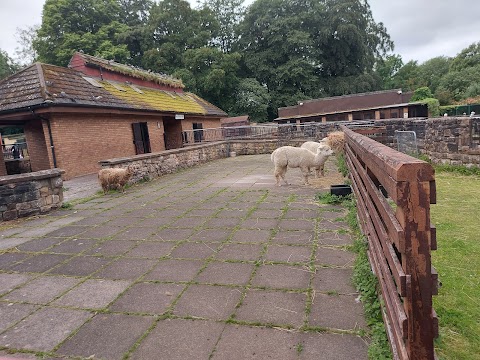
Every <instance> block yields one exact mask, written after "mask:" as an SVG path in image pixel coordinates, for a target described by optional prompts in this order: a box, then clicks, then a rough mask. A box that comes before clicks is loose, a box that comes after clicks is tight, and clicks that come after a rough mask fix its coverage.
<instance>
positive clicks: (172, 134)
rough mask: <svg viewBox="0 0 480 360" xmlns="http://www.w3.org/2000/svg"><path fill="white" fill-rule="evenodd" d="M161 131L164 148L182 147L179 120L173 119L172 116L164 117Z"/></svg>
mask: <svg viewBox="0 0 480 360" xmlns="http://www.w3.org/2000/svg"><path fill="white" fill-rule="evenodd" d="M163 131H164V134H163V141H164V143H165V150H170V149H178V148H180V147H182V126H181V123H180V121H179V120H175V118H174V117H164V118H163Z"/></svg>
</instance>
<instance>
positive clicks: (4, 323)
mask: <svg viewBox="0 0 480 360" xmlns="http://www.w3.org/2000/svg"><path fill="white" fill-rule="evenodd" d="M37 309H38V306H35V305H32V304H13V303H4V302H0V314H1V316H0V332H3V331H5V330H6V329H7V328H8V327H10V326H12V325H14V324H15V323H17V322H19V321H20V320H22V319H23V318H25V317H27V316H28V315H30V314H31V313H33V312H34V311H35V310H37Z"/></svg>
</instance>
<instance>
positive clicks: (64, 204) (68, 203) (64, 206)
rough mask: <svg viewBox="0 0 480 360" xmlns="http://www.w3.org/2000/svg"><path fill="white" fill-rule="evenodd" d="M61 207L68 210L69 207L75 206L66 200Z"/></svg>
mask: <svg viewBox="0 0 480 360" xmlns="http://www.w3.org/2000/svg"><path fill="white" fill-rule="evenodd" d="M60 208H61V209H64V210H68V209H71V208H73V204H72V203H71V202H69V201H66V202H64V203H62V206H61V207H60Z"/></svg>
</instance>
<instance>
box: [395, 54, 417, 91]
mask: <svg viewBox="0 0 480 360" xmlns="http://www.w3.org/2000/svg"><path fill="white" fill-rule="evenodd" d="M418 72H419V70H418V62H417V61H413V60H412V61H409V62H408V63H406V64H405V65H403V66H402V67H401V68H400V69H399V70H398V71H397V73H396V74H395V75H394V76H393V84H394V87H395V88H401V89H403V90H409V91H413V90H415V89H416V88H417V87H418V86H419V82H418V79H419V78H418Z"/></svg>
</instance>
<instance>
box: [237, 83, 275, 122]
mask: <svg viewBox="0 0 480 360" xmlns="http://www.w3.org/2000/svg"><path fill="white" fill-rule="evenodd" d="M270 100H271V99H270V95H269V94H268V91H267V89H266V87H265V86H262V85H261V84H260V83H259V82H258V81H257V80H256V79H253V78H245V79H242V80H240V83H239V85H238V87H237V90H236V94H235V104H234V105H233V108H232V109H231V111H230V112H231V114H232V115H245V114H248V115H249V116H250V120H251V121H252V122H259V123H261V122H265V121H267V120H268V104H269V103H270Z"/></svg>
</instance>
